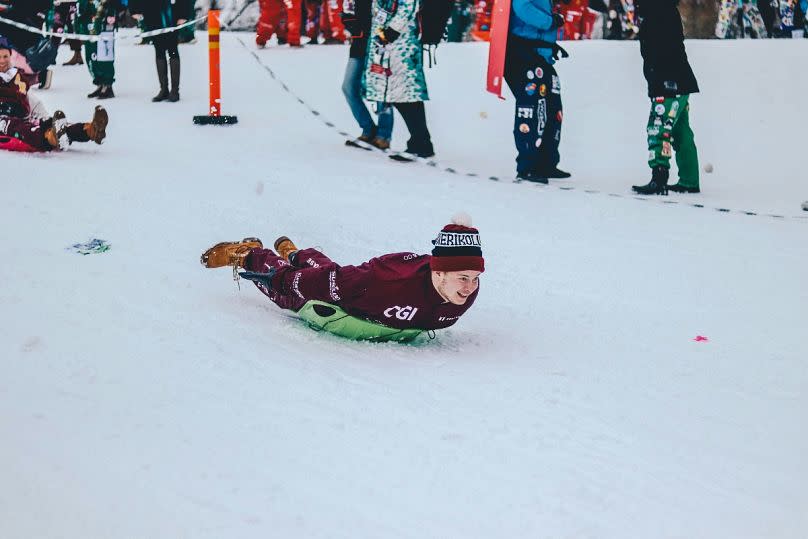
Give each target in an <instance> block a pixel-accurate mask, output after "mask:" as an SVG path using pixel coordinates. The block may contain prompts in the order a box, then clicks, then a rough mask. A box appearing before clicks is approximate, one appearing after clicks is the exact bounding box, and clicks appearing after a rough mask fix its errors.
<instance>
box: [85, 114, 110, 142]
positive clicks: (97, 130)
mask: <svg viewBox="0 0 808 539" xmlns="http://www.w3.org/2000/svg"><path fill="white" fill-rule="evenodd" d="M108 123H109V115H108V114H107V111H106V109H104V107H102V106H101V105H96V107H95V112H94V113H93V119H92V121H91V122H89V123H86V124H84V132H85V133H86V134H87V137H89V139H90V140H92V141H93V142H95V143H96V144H101V143H102V142H103V141H104V139H105V138H106V137H107V124H108Z"/></svg>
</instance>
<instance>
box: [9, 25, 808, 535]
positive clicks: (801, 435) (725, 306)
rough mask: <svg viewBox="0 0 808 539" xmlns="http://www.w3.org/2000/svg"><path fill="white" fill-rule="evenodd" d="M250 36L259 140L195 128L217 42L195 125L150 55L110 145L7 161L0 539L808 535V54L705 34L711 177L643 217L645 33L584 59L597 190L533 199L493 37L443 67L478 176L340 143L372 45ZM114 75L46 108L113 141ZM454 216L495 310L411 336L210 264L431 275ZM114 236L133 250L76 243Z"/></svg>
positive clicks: (465, 161)
mask: <svg viewBox="0 0 808 539" xmlns="http://www.w3.org/2000/svg"><path fill="white" fill-rule="evenodd" d="M251 39H252V38H251V36H250V35H249V34H241V35H233V34H229V35H224V36H223V55H224V59H223V64H224V65H223V71H224V77H225V81H226V82H225V85H224V98H225V104H224V106H225V112H226V113H231V114H237V115H238V116H239V124H238V125H237V126H233V127H225V128H216V127H204V128H203V127H196V126H193V125H192V124H191V117H192V116H193V115H194V114H202V113H204V112H205V111H206V109H207V87H206V64H205V62H206V58H207V54H206V48H205V47H206V44H205V43H204V40H201V41H200V43H198V44H197V45H195V46H190V47H183V48H182V49H181V50H182V55H183V89H182V96H183V100H182V101H181V102H180V103H178V104H175V105H172V104H151V103H149V98H150V97H151V95H153V93H154V91H155V90H156V88H155V75H154V73H153V67H152V62H151V58H152V54H153V53H152V49H151V48H149V47H136V46H130V45H122V46H121V47H120V50H119V54H120V59H119V66H118V69H119V81H118V83H117V84H116V93H117V94H118V98H116V99H115V100H112V101H109V102H108V103H107V106H108V108H109V110H110V116H111V124H110V127H109V139H108V141H107V142H106V143H105V144H104V145H103V146H100V147H98V146H95V145H82V146H75V145H74V146H73V147H72V148H71V149H70V151H69V152H68V153H65V154H58V155H57V154H49V155H35V156H30V155H18V154H3V155H0V164H2V170H3V175H2V177H0V228H2V230H4V231H6V233H5V234H4V243H5V252H6V257H7V260H6V263H5V264H3V266H2V268H0V283H2V284H0V343H2V345H3V346H2V348H3V352H2V355H0V441H2V442H0V477H2V482H0V537H3V538H33V537H36V538H64V537H71V538H72V537H81V538H110V537H121V538H124V537H126V538H128V537H149V538H152V537H155V538H156V537H160V538H162V537H165V538H174V537H193V538H222V537H232V538H236V537H238V538H253V537H255V538H259V537H260V538H265V537H305V538H326V537H328V538H334V537H345V538H358V537H363V538H364V537H367V538H376V537H407V538H423V537H480V538H488V537H547V538H557V537H569V538H598V539H600V538H626V537H637V538H648V537H654V538H715V537H733V538H759V537H767V538H795V539H796V538H802V537H805V536H806V535H808V489H806V487H805V477H808V462H806V457H805V455H806V454H808V435H807V434H806V432H805V429H804V425H805V424H806V412H805V410H806V409H808V372H806V368H805V353H804V352H803V351H802V350H801V349H802V348H803V347H804V344H805V330H806V327H807V326H808V324H806V322H808V315H806V304H808V288H806V287H805V286H804V276H805V268H806V262H808V242H806V240H805V237H806V235H807V234H808V221H807V220H806V219H805V218H804V215H808V214H806V212H802V211H800V209H799V204H800V203H801V202H802V201H803V200H805V199H806V198H808V186H806V178H805V157H804V155H805V154H804V152H805V134H804V130H803V128H802V125H801V122H800V121H799V119H800V118H801V116H802V113H801V107H802V100H800V93H804V88H806V87H808V74H807V73H806V72H805V70H802V71H798V70H795V69H794V66H795V65H797V64H798V62H800V61H802V60H803V59H804V58H805V57H806V56H807V55H808V42H804V41H803V42H799V41H785V40H783V41H780V40H777V41H766V42H743V41H738V42H689V43H688V52H689V53H690V56H691V58H692V60H693V64H694V68H695V70H696V73H697V75H698V76H699V80H700V83H701V86H702V90H703V93H702V94H700V95H698V96H695V97H694V98H693V104H692V114H693V124H694V129H695V131H696V137H697V144H698V145H699V149H700V150H701V155H702V159H703V160H704V161H705V162H707V161H709V162H710V163H712V164H713V165H714V167H715V172H714V173H713V174H711V175H705V177H704V178H703V179H702V187H703V189H704V193H703V194H702V195H699V196H695V197H693V196H691V197H685V196H671V197H669V198H668V199H667V201H671V202H678V204H664V203H663V201H661V200H658V199H647V200H638V199H635V198H634V197H631V196H630V194H629V186H630V185H631V183H637V182H645V181H646V179H647V176H648V172H647V167H646V166H645V163H644V158H645V154H646V152H645V151H644V139H645V134H644V126H645V120H646V117H647V112H648V110H647V109H648V106H647V101H646V100H645V98H644V81H643V80H642V77H641V68H640V59H639V51H638V49H637V46H636V44H632V43H607V42H597V43H596V42H592V43H581V44H575V45H574V46H570V49H571V52H572V54H573V58H572V59H571V60H569V61H567V62H565V63H563V64H562V65H561V66H560V68H559V71H560V73H561V76H562V83H563V85H564V99H565V107H566V110H565V131H564V135H563V142H562V155H563V161H562V165H563V166H564V167H565V168H568V169H570V170H571V171H572V172H573V173H574V177H573V179H572V180H567V181H566V182H556V183H554V184H552V185H551V186H549V187H538V186H533V185H522V184H513V183H511V182H510V180H509V179H508V178H507V176H508V175H512V174H513V171H512V159H513V150H512V147H511V135H510V131H511V129H512V126H511V119H510V118H511V114H512V112H511V107H512V101H507V102H499V101H498V100H496V99H495V98H493V97H492V96H490V95H487V94H485V93H484V92H483V91H482V89H481V88H482V85H483V68H482V63H483V61H484V58H485V54H486V50H485V47H484V46H478V45H474V44H463V45H456V46H452V45H445V46H441V47H440V49H439V52H438V62H439V65H438V66H437V68H436V69H433V70H432V71H430V72H429V74H428V77H429V82H430V90H431V94H432V98H433V101H432V102H430V103H429V105H428V109H427V110H428V112H427V113H428V118H429V121H430V128H431V129H432V132H433V138H434V140H435V144H436V149H437V151H438V158H439V159H440V161H441V164H442V166H444V167H452V168H455V169H457V170H458V171H460V172H461V174H450V173H447V172H444V171H442V170H438V169H433V168H429V167H426V166H422V165H419V164H411V165H400V164H396V163H391V162H388V161H389V160H388V159H386V158H385V157H383V156H380V155H375V154H370V153H366V152H362V151H360V150H350V149H347V148H344V147H343V146H342V142H343V138H342V137H341V136H340V135H339V134H338V133H337V130H336V129H331V128H328V127H326V126H325V125H324V124H323V118H325V120H326V121H329V122H332V123H333V124H335V125H336V126H337V128H339V129H346V130H349V131H351V132H355V128H354V127H353V123H352V120H351V118H350V115H349V113H348V110H347V107H346V106H345V105H344V103H343V101H342V96H341V95H340V93H339V85H340V82H341V72H342V69H343V66H344V62H345V59H346V57H347V49H346V48H340V47H307V48H305V49H303V50H299V51H292V50H288V49H267V50H263V51H259V52H257V55H256V56H257V59H256V58H255V57H254V56H253V55H252V54H251V51H252V48H251V47H250V46H249V44H250V43H251ZM239 40H241V41H243V42H244V43H246V44H247V47H246V48H245V47H244V46H242V44H241V43H240V41H239ZM67 52H68V51H67V50H64V51H62V53H63V54H64V55H66V54H67ZM259 60H260V62H262V63H264V64H265V65H267V66H269V67H270V68H271V69H272V70H273V72H274V73H275V75H276V76H278V77H280V78H282V79H283V80H284V81H285V83H286V84H287V85H288V88H289V89H290V90H291V91H292V92H294V93H295V94H296V95H297V96H299V97H300V99H301V100H303V101H304V102H305V103H306V104H308V105H309V106H310V107H311V108H314V109H315V110H317V111H318V112H319V113H320V116H314V115H312V114H311V113H310V112H309V111H308V109H307V108H306V107H305V106H301V104H300V103H299V102H298V101H297V100H296V98H295V97H294V96H292V95H290V93H288V92H285V91H284V90H283V89H282V87H281V86H280V85H279V84H278V82H276V81H275V80H273V79H272V77H270V75H269V73H268V72H267V71H266V70H265V69H263V68H262V67H261V65H260V64H259ZM750 66H753V67H750ZM87 79H88V77H87V73H86V70H84V69H83V68H59V69H58V71H57V73H56V76H55V81H54V88H53V89H52V90H50V91H48V92H47V93H44V92H43V94H42V97H43V98H45V99H46V100H47V102H48V103H49V105H50V106H51V108H52V109H53V108H56V107H57V106H58V107H62V108H64V109H65V110H66V112H67V113H68V116H69V117H70V118H73V119H80V118H87V117H89V115H90V111H91V106H92V104H93V103H92V102H90V101H88V100H87V99H85V98H84V97H83V94H84V93H86V92H88V91H90V90H91V89H92V88H91V86H90V85H89V82H88V80H87ZM481 113H483V114H481ZM398 120H399V123H398V127H397V130H396V145H397V146H401V145H403V142H402V141H403V140H404V137H403V134H402V131H403V122H400V119H398ZM466 173H476V174H478V175H479V176H478V177H468V176H465V174H466ZM491 175H493V176H497V177H500V178H501V180H500V181H496V182H495V181H490V180H488V179H487V178H488V176H491ZM559 186H570V187H574V189H572V190H564V189H560V188H559ZM614 195H621V196H614ZM692 203H699V204H702V205H704V206H705V207H704V208H697V207H693V206H692V205H690V204H692ZM715 208H724V209H729V210H732V211H730V212H728V213H727V212H719V211H716V210H715ZM459 209H463V210H466V211H468V212H469V213H470V214H471V215H472V216H474V218H475V224H477V225H478V226H479V228H480V230H481V233H482V237H483V242H484V252H485V255H486V267H487V271H486V273H485V275H484V277H483V283H482V290H481V292H480V297H479V299H478V301H477V303H476V304H475V306H474V308H473V309H472V310H471V311H469V313H468V314H467V315H466V316H464V317H463V319H462V320H461V321H460V322H459V323H458V324H457V325H456V326H455V327H454V328H452V329H450V330H447V331H444V332H440V333H439V334H438V337H437V339H436V340H435V341H432V342H421V343H419V344H417V345H413V346H399V345H372V344H367V343H355V342H346V341H343V340H339V339H337V338H334V337H331V336H328V335H321V334H315V333H312V332H311V331H310V330H307V329H306V328H304V327H302V326H301V325H300V324H299V323H298V322H297V321H295V320H293V319H291V318H288V317H286V316H284V315H283V314H281V312H280V311H278V310H277V309H275V308H274V306H273V305H272V304H270V303H269V302H268V301H267V300H265V299H264V297H263V296H262V295H260V294H259V293H258V292H257V291H256V290H254V288H253V287H251V286H248V285H246V284H243V285H242V288H241V290H239V289H237V288H236V285H235V284H234V283H233V282H232V280H231V277H230V274H229V272H228V271H227V270H218V271H212V270H204V269H203V268H202V267H201V266H200V265H199V263H198V259H199V255H200V253H201V252H202V251H203V250H204V249H205V248H206V247H208V246H209V245H211V244H213V243H215V242H218V241H221V240H227V239H239V238H242V237H244V236H248V235H257V236H259V237H262V238H263V239H264V240H265V241H267V242H271V241H272V240H273V239H274V238H275V237H276V236H277V235H280V234H289V235H291V236H292V237H293V238H294V239H296V240H298V244H299V245H315V246H319V247H321V248H323V249H324V250H325V251H326V252H328V253H329V254H330V255H331V256H332V257H333V258H335V259H336V260H337V261H340V262H343V263H352V262H360V261H363V260H365V259H367V258H369V257H372V256H375V255H378V254H382V253H385V252H391V251H397V250H413V251H417V252H426V251H427V250H428V248H429V240H430V239H431V238H433V237H434V235H435V233H436V232H437V230H438V229H439V228H440V227H441V226H443V225H444V224H446V223H447V222H448V219H449V217H450V216H451V214H452V213H454V212H455V211H456V210H459ZM744 212H750V213H755V214H757V215H747V214H746V213H744ZM768 214H775V215H781V216H783V217H782V218H775V217H771V216H769V215H768ZM91 237H97V238H103V239H106V240H108V241H109V242H110V243H111V244H112V249H111V250H110V251H109V252H107V253H104V254H98V255H91V256H84V257H82V256H79V255H77V254H74V253H71V252H68V251H66V250H65V247H67V246H69V245H71V244H73V243H76V242H79V241H86V240H87V239H89V238H91ZM696 336H705V337H707V338H708V341H706V342H704V341H702V342H697V341H695V340H694V339H695V337H696Z"/></svg>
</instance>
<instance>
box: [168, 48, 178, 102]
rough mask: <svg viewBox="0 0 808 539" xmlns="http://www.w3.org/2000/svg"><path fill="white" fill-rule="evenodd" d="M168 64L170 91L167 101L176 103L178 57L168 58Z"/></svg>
mask: <svg viewBox="0 0 808 539" xmlns="http://www.w3.org/2000/svg"><path fill="white" fill-rule="evenodd" d="M168 63H169V65H170V66H171V91H170V92H169V94H168V100H169V101H171V102H172V103H176V102H177V101H179V100H180V57H179V56H177V57H176V58H170V59H169V60H168Z"/></svg>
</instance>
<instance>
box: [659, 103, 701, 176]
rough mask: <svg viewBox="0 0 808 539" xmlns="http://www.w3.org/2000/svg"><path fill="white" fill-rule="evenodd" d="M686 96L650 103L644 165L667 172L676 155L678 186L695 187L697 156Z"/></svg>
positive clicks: (697, 168)
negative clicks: (664, 169)
mask: <svg viewBox="0 0 808 539" xmlns="http://www.w3.org/2000/svg"><path fill="white" fill-rule="evenodd" d="M689 98H690V96H689V95H680V96H677V97H655V98H653V99H651V115H650V116H649V118H648V130H647V131H648V165H649V166H650V167H651V168H655V167H665V168H670V166H671V157H673V155H674V154H675V155H676V166H677V167H679V185H681V186H682V187H698V186H699V155H698V151H697V150H696V142H695V139H694V137H693V130H692V129H691V128H690V105H689V103H688V100H689Z"/></svg>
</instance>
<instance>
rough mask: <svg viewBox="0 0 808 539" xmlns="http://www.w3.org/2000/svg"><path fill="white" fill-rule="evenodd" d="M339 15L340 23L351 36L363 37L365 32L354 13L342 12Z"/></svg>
mask: <svg viewBox="0 0 808 539" xmlns="http://www.w3.org/2000/svg"><path fill="white" fill-rule="evenodd" d="M339 16H340V18H341V19H342V25H343V26H344V27H345V29H346V30H348V32H350V33H351V37H364V33H365V32H364V31H363V30H362V23H361V22H359V19H358V18H357V17H356V14H355V13H345V12H343V13H340V14H339Z"/></svg>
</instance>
